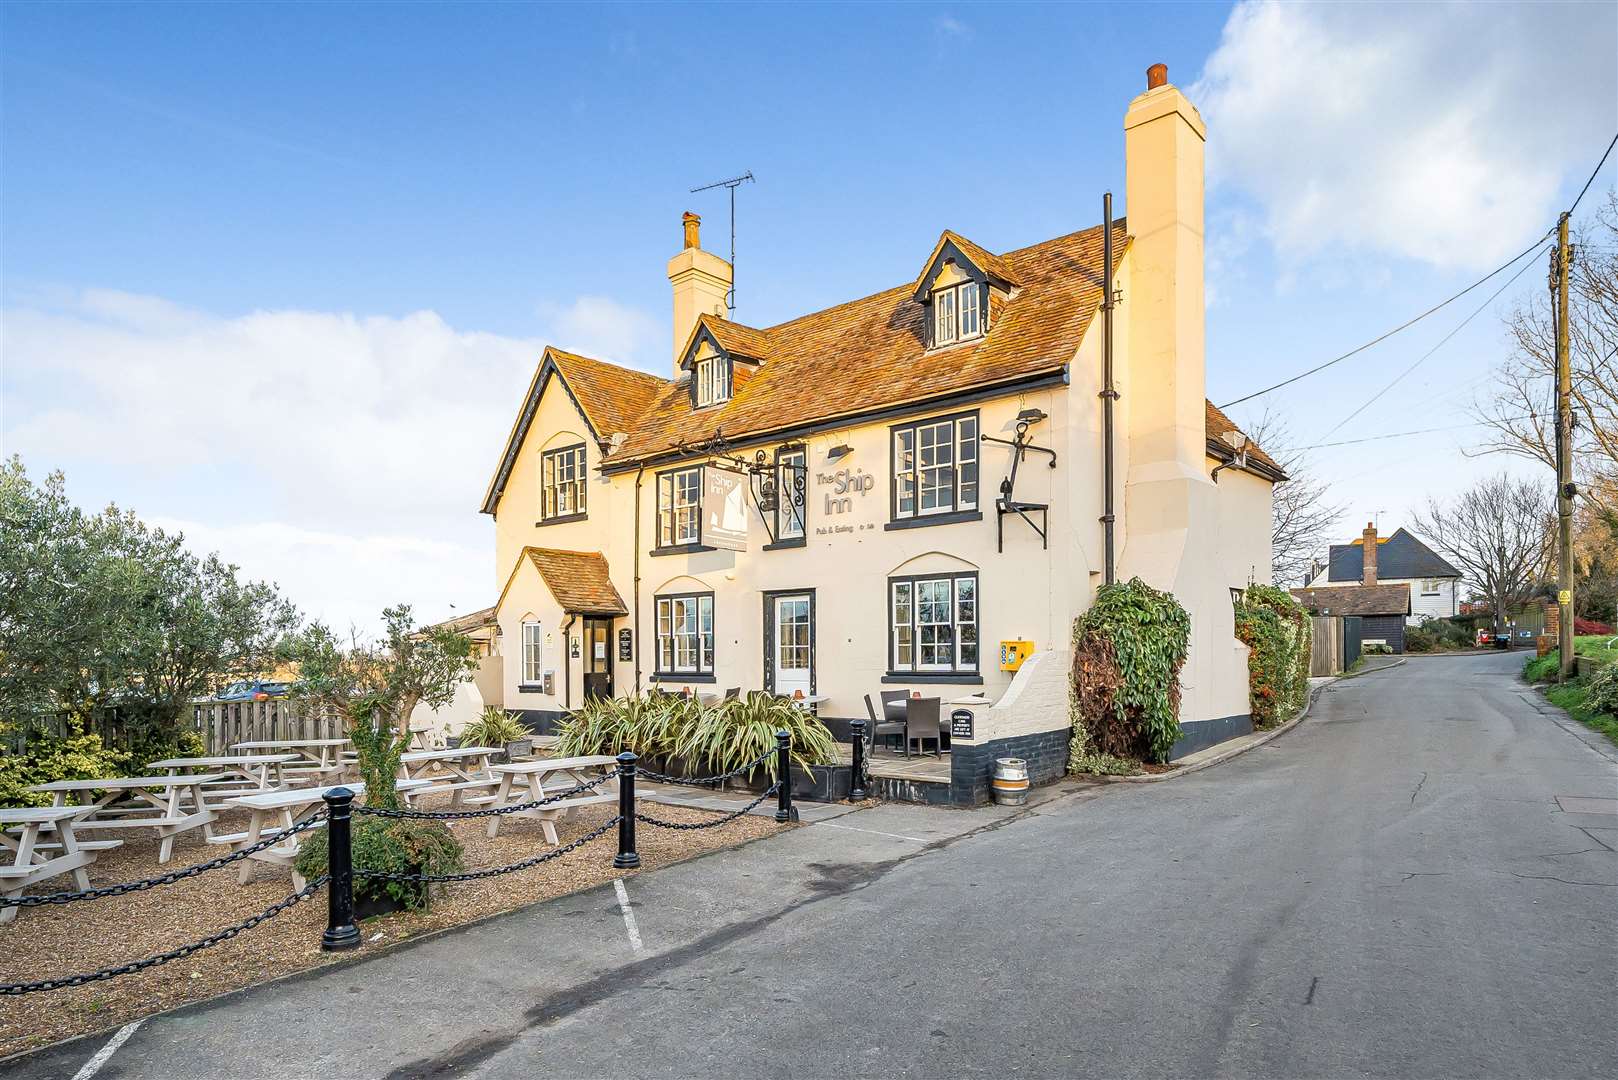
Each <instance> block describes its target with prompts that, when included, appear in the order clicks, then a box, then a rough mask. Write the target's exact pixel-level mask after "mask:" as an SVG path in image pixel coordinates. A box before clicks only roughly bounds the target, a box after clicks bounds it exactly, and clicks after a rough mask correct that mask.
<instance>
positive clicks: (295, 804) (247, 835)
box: [208, 780, 432, 889]
mask: <svg viewBox="0 0 1618 1080" xmlns="http://www.w3.org/2000/svg"><path fill="white" fill-rule="evenodd" d="M430 786H432V781H430V780H400V781H398V782H397V783H396V784H395V785H394V789H395V790H397V791H399V792H402V793H405V798H406V800H408V799H409V798H410V794H411V793H414V792H417V791H419V790H421V789H422V788H426V787H430ZM340 787H341V788H347V789H348V790H349V791H352V792H353V793H354V794H356V795H363V794H364V793H365V782H364V781H363V780H355V781H353V782H352V783H347V784H330V785H328V786H326V787H318V788H291V789H288V790H285V791H260V792H255V793H254V794H251V795H237V796H236V797H235V798H232V799H227V800H225V801H226V803H227V804H228V805H230V806H232V807H237V808H239V809H242V810H247V811H250V812H251V815H250V817H249V819H248V822H247V828H246V829H244V830H243V831H242V832H238V833H221V834H219V835H217V836H211V837H209V838H208V843H210V844H229V845H230V846H231V850H233V851H240V850H241V849H242V848H246V847H252V846H253V845H254V844H256V843H258V842H259V841H260V840H266V839H268V838H269V837H271V836H275V835H277V834H279V833H284V832H286V831H287V830H288V829H290V828H292V827H293V826H294V825H296V824H298V822H300V821H303V820H305V819H307V818H309V817H312V816H313V815H315V814H317V813H319V812H320V810H321V809H322V808H323V807H324V806H325V804H326V793H327V792H328V791H336V790H337V789H338V788H340ZM298 847H299V842H298V837H297V836H289V837H287V838H286V843H284V844H275V845H273V846H271V847H267V848H265V849H264V850H263V851H255V852H253V854H251V855H249V856H248V857H247V858H245V859H243V860H242V864H241V868H240V869H239V870H237V871H236V880H237V882H239V883H240V884H242V885H245V884H247V883H248V882H249V881H252V880H253V862H254V860H257V861H259V862H266V863H269V864H271V865H272V866H291V865H292V860H294V859H296V858H297V857H298ZM293 881H294V884H295V885H296V887H297V888H299V889H302V888H303V886H304V880H303V878H302V877H301V876H300V875H298V874H297V873H296V871H294V873H293Z"/></svg>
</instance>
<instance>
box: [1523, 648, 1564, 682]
mask: <svg viewBox="0 0 1618 1080" xmlns="http://www.w3.org/2000/svg"><path fill="white" fill-rule="evenodd" d="M1561 666H1562V652H1561V650H1560V649H1552V650H1551V651H1550V652H1548V653H1546V654H1545V655H1544V656H1535V657H1531V658H1530V659H1529V660H1528V662H1527V663H1526V664H1524V665H1523V666H1522V677H1523V678H1524V679H1527V680H1528V681H1529V682H1531V683H1534V682H1549V681H1550V680H1552V679H1554V678H1556V673H1557V671H1558V670H1559V669H1560V668H1561Z"/></svg>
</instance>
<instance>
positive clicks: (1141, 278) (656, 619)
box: [483, 65, 1284, 801]
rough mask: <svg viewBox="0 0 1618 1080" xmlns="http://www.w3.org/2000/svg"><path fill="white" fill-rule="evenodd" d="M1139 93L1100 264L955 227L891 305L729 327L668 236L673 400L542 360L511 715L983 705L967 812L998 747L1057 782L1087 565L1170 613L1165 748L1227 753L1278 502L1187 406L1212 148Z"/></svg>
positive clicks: (513, 591) (511, 448) (591, 369)
mask: <svg viewBox="0 0 1618 1080" xmlns="http://www.w3.org/2000/svg"><path fill="white" fill-rule="evenodd" d="M1147 83H1148V88H1147V90H1146V91H1145V92H1144V93H1143V94H1141V95H1140V96H1139V97H1137V98H1135V99H1134V101H1132V102H1131V103H1130V104H1129V107H1128V110H1127V112H1126V114H1125V117H1124V159H1125V160H1124V164H1125V171H1126V184H1125V201H1126V206H1125V209H1126V211H1127V215H1128V216H1127V219H1125V218H1122V217H1120V218H1119V219H1117V220H1116V221H1114V222H1113V226H1112V236H1111V238H1110V243H1109V242H1108V238H1107V237H1105V236H1104V229H1103V227H1101V226H1094V227H1090V228H1086V229H1081V230H1080V231H1077V232H1070V233H1067V234H1066V235H1062V236H1057V237H1055V238H1053V239H1049V240H1045V241H1043V242H1041V243H1037V244H1034V245H1032V246H1030V247H1025V248H1021V249H1018V250H1014V251H1007V252H1001V253H993V252H990V251H987V250H985V249H984V248H982V247H981V246H979V245H978V244H976V243H973V242H972V241H971V240H969V239H967V238H966V237H964V236H962V235H959V234H957V233H955V232H952V231H948V230H946V231H945V232H943V234H942V235H941V236H939V237H938V239H937V241H936V243H934V244H932V246H931V249H930V250H927V249H922V250H918V251H917V260H918V262H917V265H918V273H917V275H916V277H915V279H914V280H912V281H909V282H905V283H903V284H900V285H897V286H895V287H893V288H891V289H888V290H886V291H884V292H880V293H877V294H875V295H873V296H867V297H864V298H861V299H856V300H851V301H849V302H847V303H844V304H840V305H838V306H836V307H832V308H829V309H827V310H824V311H817V312H813V313H810V314H807V315H803V316H800V317H798V318H795V319H792V320H790V321H788V322H784V323H781V324H779V325H776V326H770V327H752V326H744V325H741V324H739V323H736V322H732V321H730V320H729V319H727V317H726V312H727V308H726V294H727V292H728V290H729V289H730V287H731V280H732V279H731V267H730V265H729V264H728V263H727V262H725V260H723V259H721V258H719V257H718V256H716V255H714V254H713V253H711V252H708V251H705V250H703V248H702V247H701V242H700V234H699V220H698V219H697V218H696V216H695V215H692V214H686V215H685V219H684V246H683V249H682V250H681V251H680V252H679V254H677V255H675V256H674V257H673V258H672V259H671V260H670V261H669V264H668V278H669V281H670V283H671V285H672V287H673V301H674V303H673V337H672V356H671V363H670V370H669V372H668V377H666V378H664V377H659V376H656V375H651V374H647V373H644V372H641V371H636V370H631V369H628V368H624V367H620V366H617V365H613V364H610V363H606V362H603V361H600V360H594V359H590V358H588V357H584V356H579V355H576V354H572V353H568V352H563V351H561V350H559V349H554V348H550V349H546V350H545V352H544V354H543V356H542V357H541V359H540V361H539V364H538V368H537V370H536V372H535V375H534V377H533V380H532V382H531V383H530V385H529V388H528V391H527V394H526V396H525V398H524V400H523V401H522V402H521V406H520V408H519V410H518V414H517V418H516V421H515V423H514V425H513V427H512V429H511V434H510V437H509V439H508V441H507V443H506V446H505V449H504V452H503V454H502V456H501V458H500V460H499V464H498V467H497V469H496V471H495V474H494V476H493V479H492V480H491V482H490V484H489V487H488V490H487V493H486V495H485V497H484V501H483V512H484V513H487V514H490V515H492V516H493V517H494V520H495V526H496V528H495V537H496V539H495V548H496V558H497V574H498V580H497V582H496V587H497V589H498V597H499V599H498V601H497V604H496V607H495V619H496V620H497V622H498V628H499V636H500V640H501V643H502V644H501V648H500V650H499V652H500V655H501V658H502V659H501V662H502V663H503V665H504V673H503V694H504V705H505V707H506V708H508V709H512V710H517V711H520V712H521V713H523V714H524V715H525V716H526V717H527V718H528V719H529V720H530V721H539V722H540V723H541V724H545V723H546V722H548V721H554V720H555V719H556V718H557V717H559V716H560V715H561V714H562V713H564V712H566V711H567V710H569V709H571V708H575V707H577V706H578V705H579V704H580V703H581V702H582V701H583V700H584V699H585V697H586V696H587V695H605V694H615V695H624V694H633V693H644V692H645V691H647V690H648V689H649V688H651V687H654V686H655V687H662V688H664V689H667V690H671V691H676V692H678V691H682V690H684V689H686V688H691V689H693V690H694V691H701V692H714V693H723V692H724V691H726V690H729V689H732V688H739V689H741V690H742V691H743V692H746V691H748V690H754V689H763V690H768V691H772V692H775V693H779V694H787V695H795V696H801V697H803V698H805V699H808V701H809V703H810V704H811V706H812V707H814V708H816V709H817V710H818V712H819V714H820V715H821V716H822V718H825V719H827V720H828V723H829V724H830V725H831V726H832V727H833V730H834V731H846V728H845V727H844V726H843V725H842V724H840V723H839V721H840V720H847V719H849V718H854V717H864V716H866V707H865V702H864V697H865V696H866V695H870V697H871V699H872V701H877V700H878V691H880V690H884V689H889V690H891V689H905V690H908V691H913V692H920V693H922V694H924V695H926V696H941V697H943V698H944V699H946V700H953V699H956V698H959V697H963V696H974V697H978V698H981V699H982V700H983V701H984V702H986V704H984V705H981V706H979V707H978V708H976V709H975V710H973V711H974V713H975V715H974V717H973V718H972V720H973V722H972V723H970V724H969V725H967V726H968V727H969V728H970V734H967V732H966V730H964V729H963V730H957V731H955V732H954V736H955V738H954V743H953V746H952V755H953V757H954V758H955V763H954V771H955V772H957V773H963V772H964V773H966V774H968V775H965V776H963V777H958V778H957V779H958V780H960V781H961V786H963V787H964V789H965V792H966V793H965V794H962V793H960V792H957V796H956V800H955V801H972V799H973V798H974V795H973V793H974V792H980V791H981V787H980V784H979V779H980V778H979V776H978V774H979V773H981V774H982V776H981V780H982V782H983V783H986V780H987V769H988V767H989V759H990V758H992V756H994V755H996V754H1004V753H1006V752H1016V753H1019V755H1020V756H1024V757H1028V758H1029V759H1030V762H1031V766H1032V767H1033V770H1034V772H1035V774H1036V775H1035V779H1036V780H1039V779H1043V778H1045V777H1048V776H1051V775H1054V774H1055V772H1059V771H1060V769H1061V760H1060V759H1061V758H1062V755H1063V754H1064V753H1065V747H1066V734H1067V729H1068V716H1067V698H1066V679H1067V671H1068V668H1069V666H1070V662H1071V658H1070V655H1069V651H1068V650H1069V648H1070V634H1071V626H1072V622H1073V619H1074V618H1075V617H1076V616H1077V615H1079V614H1080V613H1082V612H1083V611H1084V610H1085V608H1086V607H1087V606H1088V605H1089V604H1090V602H1091V600H1092V598H1093V597H1094V595H1095V591H1096V589H1097V587H1098V586H1099V585H1100V584H1101V583H1102V581H1103V580H1104V576H1105V573H1106V568H1107V565H1108V560H1109V558H1111V559H1112V560H1114V563H1115V568H1116V575H1117V578H1118V580H1127V579H1128V578H1130V577H1132V576H1137V575H1138V576H1139V577H1141V578H1142V579H1144V580H1145V581H1146V582H1148V583H1149V584H1151V585H1153V586H1155V587H1157V588H1160V589H1166V590H1168V591H1170V592H1172V593H1174V595H1175V596H1176V597H1178V598H1179V600H1180V602H1181V603H1182V604H1184V605H1185V607H1186V608H1187V610H1188V611H1189V612H1190V614H1191V616H1192V638H1191V650H1190V655H1189V657H1188V659H1187V662H1186V666H1185V669H1184V671H1183V673H1182V683H1183V697H1182V706H1181V720H1182V723H1185V724H1186V727H1187V739H1186V740H1183V742H1185V743H1186V745H1188V746H1190V745H1193V744H1195V745H1204V744H1206V743H1208V742H1212V741H1218V739H1220V738H1223V737H1228V736H1229V735H1233V734H1237V733H1239V732H1240V731H1241V730H1246V729H1245V727H1244V726H1243V725H1244V724H1245V721H1246V717H1247V713H1248V702H1247V668H1246V647H1245V646H1243V645H1242V644H1241V643H1240V642H1238V641H1237V640H1236V639H1235V637H1234V632H1233V611H1232V602H1231V590H1232V589H1240V588H1242V587H1243V586H1245V585H1246V584H1247V583H1248V582H1249V581H1252V580H1258V581H1265V582H1267V581H1269V577H1270V570H1269V567H1270V495H1271V485H1272V483H1274V482H1277V481H1279V480H1281V479H1284V477H1283V476H1282V474H1281V472H1280V470H1279V469H1278V468H1277V466H1276V465H1275V463H1274V462H1273V461H1272V460H1271V459H1270V458H1269V457H1268V456H1266V455H1265V454H1264V452H1263V451H1262V450H1261V449H1259V448H1258V447H1256V446H1253V445H1251V444H1249V443H1247V441H1246V439H1245V437H1244V436H1242V435H1241V433H1240V432H1238V431H1237V430H1236V429H1235V427H1234V425H1233V424H1231V422H1230V421H1229V420H1228V419H1227V418H1226V417H1225V416H1224V415H1223V414H1222V413H1221V412H1219V410H1218V409H1216V408H1215V407H1214V406H1213V405H1212V404H1211V403H1210V402H1208V401H1207V400H1206V397H1205V395H1204V355H1203V317H1204V298H1203V152H1204V141H1205V138H1206V130H1205V127H1204V124H1203V121H1202V118H1201V117H1200V115H1199V114H1198V112H1197V110H1196V109H1195V107H1193V105H1192V104H1191V102H1190V101H1188V100H1187V99H1186V97H1185V96H1184V95H1183V94H1182V93H1181V92H1180V91H1179V90H1178V89H1177V88H1175V87H1174V86H1172V85H1170V84H1169V83H1168V82H1167V78H1166V71H1165V69H1164V68H1163V67H1162V65H1155V66H1154V67H1153V68H1152V69H1151V70H1150V72H1149V73H1148V79H1147ZM1109 251H1110V255H1111V259H1112V263H1113V266H1112V268H1111V270H1112V279H1113V290H1114V299H1115V303H1114V304H1113V306H1112V311H1111V313H1110V319H1109V317H1108V313H1107V312H1105V311H1104V310H1103V299H1104V279H1105V278H1106V277H1107V273H1106V267H1105V265H1104V256H1105V255H1106V254H1107V253H1108V252H1109ZM1109 321H1110V323H1111V328H1110V329H1111V333H1110V338H1111V342H1110V352H1111V364H1110V367H1111V377H1112V383H1113V388H1114V390H1115V392H1116V396H1113V397H1111V403H1112V407H1111V409H1110V410H1109V409H1108V404H1109V397H1108V395H1106V394H1105V390H1106V379H1107V374H1108V373H1107V367H1108V365H1107V360H1108V357H1107V355H1106V354H1107V352H1108V351H1109V350H1108V348H1107V345H1108V342H1107V341H1106V340H1104V339H1106V338H1107V337H1109V334H1108V333H1107V327H1106V324H1107V323H1108V322H1109ZM1109 411H1110V412H1111V413H1112V421H1111V427H1112V437H1111V443H1112V447H1111V454H1110V458H1111V460H1110V469H1111V476H1110V478H1109V475H1108V464H1109V462H1108V457H1109V455H1108V453H1107V446H1106V443H1107V442H1108V439H1107V437H1106V435H1107V432H1106V428H1107V426H1108V424H1107V419H1106V413H1107V412H1109ZM1109 482H1110V483H1111V485H1112V487H1113V499H1112V502H1113V513H1112V517H1113V520H1112V523H1111V524H1112V529H1111V530H1110V533H1111V538H1110V539H1111V542H1110V545H1109V529H1108V528H1107V524H1108V523H1107V522H1106V521H1105V520H1104V518H1105V516H1106V512H1107V506H1108V490H1107V489H1108V485H1109ZM1109 549H1110V550H1109ZM1019 643H1021V644H1019ZM1003 644H1004V646H1005V648H1004V649H1003V648H1002V645H1003ZM1003 653H1005V654H1006V656H1005V657H1004V659H1006V660H1007V661H1008V662H1006V663H1002V660H1003V655H1002V654H1003ZM1027 653H1032V655H1031V656H1029V657H1028V659H1026V660H1023V661H1022V662H1021V663H1020V664H1019V663H1018V660H1019V659H1021V657H1022V656H1023V655H1025V654H1027ZM1013 668H1015V669H1017V670H1012V669H1013Z"/></svg>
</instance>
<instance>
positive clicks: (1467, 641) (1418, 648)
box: [1405, 618, 1474, 653]
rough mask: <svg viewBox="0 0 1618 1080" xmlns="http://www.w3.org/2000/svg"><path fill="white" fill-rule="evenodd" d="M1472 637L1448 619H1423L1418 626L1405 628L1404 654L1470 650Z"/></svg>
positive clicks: (1465, 629) (1464, 628)
mask: <svg viewBox="0 0 1618 1080" xmlns="http://www.w3.org/2000/svg"><path fill="white" fill-rule="evenodd" d="M1473 640H1474V639H1473V636H1472V634H1471V632H1470V631H1469V630H1467V628H1466V627H1464V626H1461V625H1460V624H1458V623H1455V622H1452V621H1450V620H1449V619H1432V618H1429V619H1423V620H1422V622H1421V625H1420V626H1410V627H1406V628H1405V652H1411V653H1427V652H1445V651H1447V650H1450V649H1467V648H1471V646H1472V643H1473Z"/></svg>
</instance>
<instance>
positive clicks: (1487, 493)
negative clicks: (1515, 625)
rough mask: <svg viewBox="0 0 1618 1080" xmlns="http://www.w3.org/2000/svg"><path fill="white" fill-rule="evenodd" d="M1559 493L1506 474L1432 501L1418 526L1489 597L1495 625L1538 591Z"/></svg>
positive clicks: (1548, 554)
mask: <svg viewBox="0 0 1618 1080" xmlns="http://www.w3.org/2000/svg"><path fill="white" fill-rule="evenodd" d="M1555 513H1556V505H1555V492H1553V491H1552V490H1551V488H1550V486H1549V485H1546V484H1537V483H1534V482H1533V481H1530V480H1523V479H1519V478H1516V477H1512V476H1508V475H1507V474H1505V473H1501V474H1499V475H1498V476H1494V477H1490V478H1489V479H1487V480H1484V481H1482V482H1480V483H1478V484H1477V485H1476V486H1474V487H1472V488H1470V489H1468V490H1467V491H1464V492H1462V493H1461V494H1460V495H1458V496H1456V497H1455V498H1454V499H1453V500H1452V501H1451V502H1448V503H1443V502H1440V501H1439V500H1437V499H1434V498H1429V499H1428V500H1427V510H1426V512H1425V513H1420V514H1416V515H1415V517H1414V524H1415V527H1416V531H1417V532H1419V533H1421V534H1422V535H1423V536H1425V537H1427V539H1429V540H1431V541H1432V542H1433V544H1434V545H1435V546H1437V548H1438V549H1439V550H1440V551H1442V552H1443V553H1444V554H1445V555H1446V556H1448V557H1449V559H1450V561H1451V562H1453V563H1454V564H1455V565H1456V566H1458V567H1459V568H1460V570H1461V574H1462V576H1463V577H1464V578H1465V580H1466V582H1467V584H1469V585H1471V586H1472V587H1473V588H1475V589H1476V590H1477V591H1478V592H1479V593H1481V594H1482V595H1483V596H1484V597H1486V598H1487V599H1488V601H1489V606H1490V608H1491V609H1492V610H1493V613H1494V625H1495V628H1496V629H1499V628H1501V627H1503V626H1504V625H1505V620H1506V616H1507V615H1508V614H1509V613H1510V612H1511V611H1512V610H1513V609H1514V608H1517V607H1520V606H1521V605H1522V604H1524V603H1526V602H1527V601H1528V600H1529V599H1531V598H1532V597H1533V595H1534V592H1535V590H1536V589H1538V587H1539V585H1540V583H1541V582H1542V581H1544V579H1545V574H1546V572H1547V570H1548V569H1549V566H1550V559H1551V552H1552V549H1553V547H1554V544H1553V540H1554V538H1555V535H1556V533H1555Z"/></svg>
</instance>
